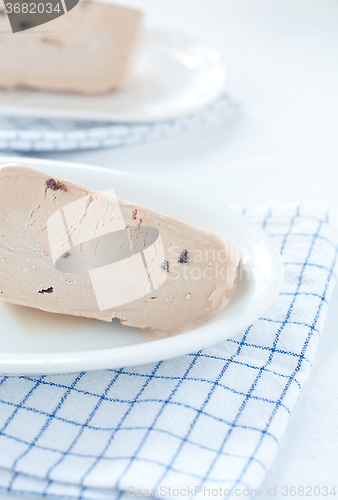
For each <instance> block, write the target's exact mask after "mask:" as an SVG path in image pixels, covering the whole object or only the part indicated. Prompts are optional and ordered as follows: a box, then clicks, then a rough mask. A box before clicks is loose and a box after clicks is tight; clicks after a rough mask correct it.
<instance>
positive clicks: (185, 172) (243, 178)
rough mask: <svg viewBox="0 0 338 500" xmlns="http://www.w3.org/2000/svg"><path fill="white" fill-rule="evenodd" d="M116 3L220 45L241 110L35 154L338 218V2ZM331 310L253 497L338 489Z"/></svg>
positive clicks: (337, 384) (337, 300)
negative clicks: (184, 128)
mask: <svg viewBox="0 0 338 500" xmlns="http://www.w3.org/2000/svg"><path fill="white" fill-rule="evenodd" d="M119 2H120V3H125V4H128V5H135V6H136V5H137V6H139V7H141V8H143V9H144V10H145V11H146V14H147V23H148V25H150V26H151V27H154V26H155V27H156V28H158V27H163V28H165V29H172V30H177V31H180V32H184V33H186V34H188V35H190V36H191V37H193V38H195V39H200V40H201V41H204V42H205V43H208V44H212V45H214V46H216V47H218V48H219V49H220V50H221V51H222V52H223V54H224V56H225V59H226V61H227V64H228V66H229V70H230V75H231V81H230V84H229V88H228V92H229V93H230V94H231V95H232V96H233V98H234V99H236V100H237V101H239V102H240V103H241V111H240V112H239V114H238V115H237V117H236V118H235V119H233V121H232V122H230V123H227V124H226V125H222V124H220V125H216V126H212V127H210V128H208V129H207V130H200V131H195V132H190V133H188V134H185V135H182V136H179V137H175V138H171V139H168V140H167V141H161V142H157V143H152V144H147V145H142V146H134V147H130V148H123V149H118V150H116V149H115V150H102V151H92V152H78V153H76V152H74V153H64V154H62V153H61V154H49V155H41V157H43V156H44V157H48V158H53V159H60V160H62V159H64V160H70V161H79V162H83V163H89V164H96V165H102V166H112V167H115V168H121V169H124V170H128V171H130V172H137V173H141V174H144V175H147V176H152V177H155V178H161V179H166V180H167V181H168V183H172V184H175V183H179V184H180V185H186V186H187V188H188V189H194V190H195V191H196V192H197V193H198V192H205V193H206V194H208V195H212V196H213V197H214V198H219V199H223V200H225V201H226V202H227V203H229V204H236V205H239V204H254V203H257V204H263V203H264V204H265V203H266V204H270V203H286V202H292V201H298V200H313V201H315V202H316V203H318V204H321V205H323V206H325V207H328V208H331V209H332V210H333V213H334V216H335V218H336V220H337V221H338V202H337V180H338V179H337V177H338V174H337V161H338V152H337V148H336V142H337V137H336V135H337V127H338V113H337V110H338V92H337V88H338V67H337V52H338V29H337V19H338V2H337V1H336V0H208V1H206V0H184V2H182V0H170V2H169V1H168V0H123V1H122V0H119ZM224 186H226V188H224ZM337 306H338V291H336V293H335V295H334V298H333V300H332V305H331V309H330V311H329V315H328V319H327V323H326V327H325V330H324V334H323V336H322V339H321V342H320V344H319V350H318V354H317V357H316V360H315V363H314V367H313V371H312V374H311V377H310V379H309V381H308V382H307V384H306V386H305V388H304V390H303V391H302V394H301V396H300V398H299V400H298V402H297V404H296V408H295V410H294V412H293V414H292V416H291V419H290V424H289V426H288V428H287V431H286V434H285V437H284V439H283V441H282V444H281V447H280V450H279V452H278V455H277V458H276V460H275V462H274V464H273V466H272V468H271V470H270V471H269V472H268V474H267V476H266V479H265V482H264V484H263V485H262V487H261V496H260V498H266V499H267V498H271V496H266V488H267V487H268V488H269V489H271V488H274V487H275V486H276V492H277V495H276V497H275V498H278V499H279V498H281V499H282V498H288V497H284V496H282V491H283V490H282V487H283V486H287V487H288V488H289V489H290V487H291V486H311V485H312V486H315V485H319V486H325V485H326V486H328V487H331V488H332V487H333V486H334V485H335V484H336V493H337V494H338V485H337V468H338V435H337V431H336V428H337V425H336V421H337V414H338V401H337V398H336V396H335V395H336V394H337V390H338V370H337V366H338V340H337V338H336V331H337V323H338V312H337V311H338V307H337ZM335 482H336V483H335ZM284 491H285V490H284ZM312 494H313V491H312ZM3 497H5V495H4V496H3ZM0 498H2V496H0ZM293 498H298V495H297V496H294V497H293ZM299 498H301V497H300V496H299ZM328 498H334V497H333V496H331V497H330V496H329V497H328ZM11 499H13V497H11Z"/></svg>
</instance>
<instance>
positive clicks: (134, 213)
mask: <svg viewBox="0 0 338 500" xmlns="http://www.w3.org/2000/svg"><path fill="white" fill-rule="evenodd" d="M136 216H137V210H136V209H135V210H133V220H136Z"/></svg>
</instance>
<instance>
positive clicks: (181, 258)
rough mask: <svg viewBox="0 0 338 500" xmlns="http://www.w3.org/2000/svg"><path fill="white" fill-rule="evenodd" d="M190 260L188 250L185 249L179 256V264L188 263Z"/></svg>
mask: <svg viewBox="0 0 338 500" xmlns="http://www.w3.org/2000/svg"><path fill="white" fill-rule="evenodd" d="M188 262H189V257H188V250H183V252H182V253H181V255H180V256H179V258H178V263H179V264H188Z"/></svg>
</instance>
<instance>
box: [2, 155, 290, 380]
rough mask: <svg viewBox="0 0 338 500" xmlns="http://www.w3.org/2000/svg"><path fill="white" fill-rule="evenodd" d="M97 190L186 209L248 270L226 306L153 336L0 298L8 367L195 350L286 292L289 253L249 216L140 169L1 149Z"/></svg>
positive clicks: (36, 369) (136, 360)
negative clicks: (187, 326)
mask: <svg viewBox="0 0 338 500" xmlns="http://www.w3.org/2000/svg"><path fill="white" fill-rule="evenodd" d="M8 162H18V163H24V164H26V165H27V166H30V167H33V168H36V169H39V170H42V171H45V172H46V173H49V174H50V175H52V176H56V177H60V178H66V179H69V180H72V181H76V182H79V183H81V184H84V185H87V186H88V187H90V188H92V189H96V190H106V189H108V188H114V189H115V191H116V194H117V196H118V197H120V198H122V199H128V200H131V201H133V202H136V203H138V204H140V205H146V206H149V207H150V208H153V209H156V210H159V211H161V212H164V213H167V214H168V215H171V216H174V217H178V218H180V219H182V220H184V221H186V222H189V223H191V224H195V225H197V226H200V227H203V228H205V229H207V230H210V231H213V232H214V233H216V234H218V235H219V236H221V237H224V238H227V239H229V240H230V241H232V242H234V243H235V244H236V245H237V246H238V248H239V249H240V250H241V251H242V252H243V271H242V278H241V279H240V280H239V283H238V286H237V289H236V293H235V296H234V298H233V299H232V301H231V302H230V304H229V306H228V307H227V308H226V309H225V311H224V312H223V313H221V314H220V315H219V316H217V317H216V318H214V319H213V320H212V321H210V322H209V323H207V324H205V325H203V326H201V327H199V328H196V329H194V330H192V331H190V332H187V333H183V334H181V335H177V336H174V337H171V338H167V339H161V340H154V341H146V340H144V339H143V337H142V336H141V334H140V332H139V331H138V330H137V329H136V328H130V327H126V326H122V325H121V324H120V322H119V321H118V320H114V321H113V322H112V323H103V322H99V321H95V320H88V319H84V318H83V319H79V318H73V317H70V316H59V315H56V314H49V313H46V312H41V311H38V310H35V309H29V308H25V307H21V306H15V305H10V304H5V303H0V325H1V327H0V373H7V374H28V373H39V374H42V373H43V374H47V373H68V372H77V371H82V370H96V369H101V368H119V367H122V366H130V365H136V364H142V363H147V362H151V361H158V360H162V359H167V358H172V357H175V356H179V355H181V354H185V353H188V352H194V351H196V350H199V349H202V348H204V347H208V346H210V345H213V344H216V343H217V342H220V341H221V340H223V339H225V338H227V337H230V336H232V335H236V334H237V333H239V332H240V331H241V330H242V329H243V328H245V327H247V326H248V325H250V324H251V323H252V322H253V321H255V320H256V319H257V318H258V317H259V316H261V315H262V314H263V312H264V311H265V310H266V309H267V307H268V306H269V305H270V304H271V303H272V301H273V300H274V298H275V297H276V295H277V294H278V292H279V289H280V285H281V282H282V277H283V265H282V260H281V257H280V255H279V253H278V251H277V250H276V248H275V246H274V244H273V243H272V240H270V238H269V237H268V236H267V235H266V234H265V233H264V232H263V231H261V230H260V229H259V228H258V227H257V226H255V225H254V224H253V223H251V222H250V221H249V220H248V219H246V218H245V217H243V216H241V215H239V214H238V213H236V212H234V211H232V210H230V209H228V208H227V207H226V206H224V205H221V204H217V203H215V201H214V200H213V199H212V198H210V199H201V198H200V197H198V199H197V197H196V196H194V195H192V194H191V193H190V192H189V191H188V190H187V191H178V190H176V189H175V188H171V187H170V186H168V185H166V184H161V183H159V182H155V181H153V180H151V179H147V178H144V177H141V176H138V175H134V174H128V173H123V172H117V171H114V170H108V169H105V168H96V167H90V166H87V165H78V164H72V163H61V162H56V161H47V160H35V159H26V158H24V159H23V158H21V159H20V158H18V159H14V158H13V157H7V158H4V157H0V164H3V163H8Z"/></svg>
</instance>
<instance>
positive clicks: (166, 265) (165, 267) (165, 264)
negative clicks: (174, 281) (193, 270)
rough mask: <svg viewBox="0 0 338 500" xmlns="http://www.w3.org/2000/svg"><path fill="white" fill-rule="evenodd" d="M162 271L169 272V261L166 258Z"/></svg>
mask: <svg viewBox="0 0 338 500" xmlns="http://www.w3.org/2000/svg"><path fill="white" fill-rule="evenodd" d="M161 269H162V271H164V272H166V273H169V262H168V261H167V260H164V261H163V262H162V265H161Z"/></svg>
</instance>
